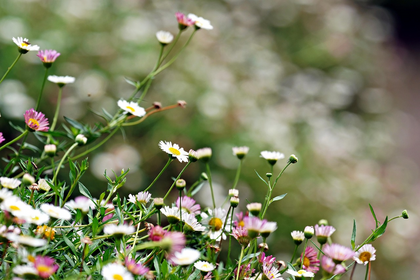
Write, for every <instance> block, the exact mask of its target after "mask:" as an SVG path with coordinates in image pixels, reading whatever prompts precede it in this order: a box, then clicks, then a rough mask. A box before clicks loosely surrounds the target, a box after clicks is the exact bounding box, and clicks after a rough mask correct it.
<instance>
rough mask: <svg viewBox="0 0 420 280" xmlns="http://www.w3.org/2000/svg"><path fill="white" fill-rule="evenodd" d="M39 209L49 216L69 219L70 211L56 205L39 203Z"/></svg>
mask: <svg viewBox="0 0 420 280" xmlns="http://www.w3.org/2000/svg"><path fill="white" fill-rule="evenodd" d="M40 208H41V210H42V211H44V212H45V213H47V214H48V215H50V217H52V218H55V219H60V220H70V219H71V213H70V212H69V211H68V210H66V209H63V208H61V207H58V206H54V205H52V204H48V203H43V204H41V207H40Z"/></svg>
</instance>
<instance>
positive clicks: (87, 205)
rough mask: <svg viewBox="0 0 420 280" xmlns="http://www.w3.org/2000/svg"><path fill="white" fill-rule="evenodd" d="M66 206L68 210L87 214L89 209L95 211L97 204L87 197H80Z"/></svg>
mask: <svg viewBox="0 0 420 280" xmlns="http://www.w3.org/2000/svg"><path fill="white" fill-rule="evenodd" d="M64 206H65V207H66V208H67V209H74V210H76V209H80V211H82V212H83V213H87V212H88V211H89V209H95V203H93V202H92V201H91V200H90V199H89V198H87V197H86V196H78V197H76V198H75V199H74V200H70V201H69V202H67V203H66V204H65V205H64Z"/></svg>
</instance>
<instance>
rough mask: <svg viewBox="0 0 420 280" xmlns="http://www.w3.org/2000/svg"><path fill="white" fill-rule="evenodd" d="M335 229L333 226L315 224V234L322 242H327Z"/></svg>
mask: <svg viewBox="0 0 420 280" xmlns="http://www.w3.org/2000/svg"><path fill="white" fill-rule="evenodd" d="M334 231H335V228H334V227H333V226H326V225H315V235H316V238H317V240H318V242H319V243H320V244H325V243H327V239H328V237H330V236H331V235H332V234H333V233H334Z"/></svg>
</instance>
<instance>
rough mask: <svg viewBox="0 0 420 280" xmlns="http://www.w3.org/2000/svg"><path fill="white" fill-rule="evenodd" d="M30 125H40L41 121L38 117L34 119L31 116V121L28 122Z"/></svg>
mask: <svg viewBox="0 0 420 280" xmlns="http://www.w3.org/2000/svg"><path fill="white" fill-rule="evenodd" d="M28 125H29V126H35V127H39V122H38V121H37V120H36V119H32V118H30V119H29V122H28Z"/></svg>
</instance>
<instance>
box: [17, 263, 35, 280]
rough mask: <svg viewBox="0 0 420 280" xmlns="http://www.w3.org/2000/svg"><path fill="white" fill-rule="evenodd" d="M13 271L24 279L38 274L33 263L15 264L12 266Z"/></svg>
mask: <svg viewBox="0 0 420 280" xmlns="http://www.w3.org/2000/svg"><path fill="white" fill-rule="evenodd" d="M13 273H14V274H17V275H19V276H22V277H23V278H24V279H33V278H36V277H37V276H38V270H36V268H35V267H34V266H33V265H17V266H15V267H14V268H13Z"/></svg>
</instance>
